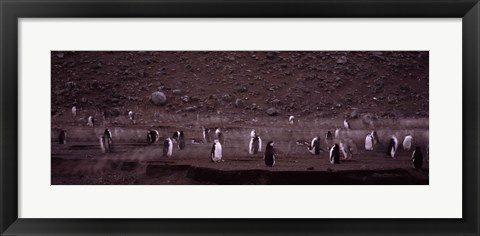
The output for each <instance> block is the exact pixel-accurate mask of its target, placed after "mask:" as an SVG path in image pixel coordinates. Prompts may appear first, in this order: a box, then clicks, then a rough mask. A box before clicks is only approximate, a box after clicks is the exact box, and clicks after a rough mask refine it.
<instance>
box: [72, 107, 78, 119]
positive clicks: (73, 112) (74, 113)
mask: <svg viewBox="0 0 480 236" xmlns="http://www.w3.org/2000/svg"><path fill="white" fill-rule="evenodd" d="M72 116H73V117H74V118H75V117H76V116H77V107H76V106H73V107H72Z"/></svg>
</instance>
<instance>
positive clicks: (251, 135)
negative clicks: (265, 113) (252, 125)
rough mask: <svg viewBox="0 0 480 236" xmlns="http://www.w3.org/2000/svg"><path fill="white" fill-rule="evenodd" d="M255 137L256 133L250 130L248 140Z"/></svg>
mask: <svg viewBox="0 0 480 236" xmlns="http://www.w3.org/2000/svg"><path fill="white" fill-rule="evenodd" d="M255 136H257V131H256V130H254V129H252V131H250V138H254V137H255Z"/></svg>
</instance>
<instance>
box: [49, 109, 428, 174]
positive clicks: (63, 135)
mask: <svg viewBox="0 0 480 236" xmlns="http://www.w3.org/2000/svg"><path fill="white" fill-rule="evenodd" d="M76 115H77V108H76V107H75V106H73V107H72V116H76ZM128 118H129V119H130V120H131V121H133V120H134V113H133V111H129V112H128ZM294 123H295V117H294V116H289V118H288V124H289V125H294ZM343 125H344V128H345V130H343V129H340V128H337V129H335V131H334V134H332V132H331V131H330V130H328V131H327V132H326V134H325V145H326V148H327V149H326V151H325V150H324V149H322V148H321V138H320V136H315V137H313V138H312V140H311V141H310V142H308V141H306V140H302V141H297V145H305V146H306V147H307V150H308V152H310V153H311V154H313V155H317V156H318V155H320V154H321V152H327V153H328V157H329V161H330V163H331V164H339V163H340V156H341V154H343V159H344V160H349V159H352V158H353V154H354V153H356V151H357V150H356V145H355V143H354V142H353V141H352V139H349V138H345V137H343V136H345V133H347V134H348V132H349V131H348V130H351V129H352V128H351V126H350V122H349V120H348V118H347V117H345V119H344V120H343ZM87 126H90V127H94V126H95V119H94V117H93V116H89V117H88V119H87ZM201 131H202V134H203V140H198V139H192V140H191V144H202V143H211V144H212V146H211V151H210V160H211V162H221V161H223V160H222V156H223V155H222V145H224V144H225V136H224V135H223V133H222V130H221V128H219V127H214V128H206V127H202V130H201ZM347 136H348V135H347ZM342 137H343V138H342ZM159 139H160V134H159V132H158V130H154V129H148V130H147V144H148V145H155V144H156V143H158V141H159ZM249 140H250V141H249V144H248V153H249V154H250V155H257V154H259V153H262V147H263V146H262V139H261V137H260V135H259V134H258V133H257V131H256V130H255V129H252V130H251V131H250V139H249ZM58 142H59V144H66V143H67V131H66V130H60V132H59V135H58ZM99 142H100V148H101V150H102V152H103V153H109V152H112V146H113V137H112V133H111V131H110V130H109V129H108V128H106V129H105V130H104V132H103V134H102V135H100V136H99ZM161 145H162V147H163V156H164V157H172V156H173V150H174V145H177V147H178V150H184V149H185V148H186V140H185V134H184V132H183V131H182V130H178V131H175V132H174V133H173V134H172V136H170V137H166V138H165V139H163V143H162V144H161ZM273 145H274V141H273V140H270V141H268V142H267V144H266V146H265V151H264V153H263V159H264V162H265V166H267V167H273V166H275V162H276V158H277V157H278V154H277V152H276V150H275V149H274V147H273ZM398 145H399V141H398V138H397V137H396V136H395V135H391V136H390V138H389V139H388V142H387V146H386V147H387V148H386V157H390V158H392V159H396V157H397V152H398ZM380 146H381V145H380V140H379V137H378V134H377V132H376V131H375V130H373V131H372V132H371V133H368V134H366V136H365V146H364V147H365V150H366V151H374V150H378V148H379V147H380ZM402 146H403V150H404V151H410V150H412V148H413V153H412V157H411V159H412V162H413V168H415V169H421V168H422V164H423V154H422V150H421V148H420V146H414V138H413V135H411V134H407V135H406V136H405V137H404V140H403V142H402ZM382 149H383V148H382ZM383 150H385V149H383ZM427 152H428V150H427ZM427 156H428V155H427Z"/></svg>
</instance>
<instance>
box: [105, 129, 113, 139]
mask: <svg viewBox="0 0 480 236" xmlns="http://www.w3.org/2000/svg"><path fill="white" fill-rule="evenodd" d="M103 135H105V136H106V137H108V138H110V139H111V138H113V137H112V132H110V130H109V129H108V128H107V129H105V131H103Z"/></svg>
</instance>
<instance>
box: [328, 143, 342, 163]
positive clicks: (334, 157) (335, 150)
mask: <svg viewBox="0 0 480 236" xmlns="http://www.w3.org/2000/svg"><path fill="white" fill-rule="evenodd" d="M330 163H331V164H340V147H339V146H338V144H334V145H333V147H332V148H331V149H330Z"/></svg>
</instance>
